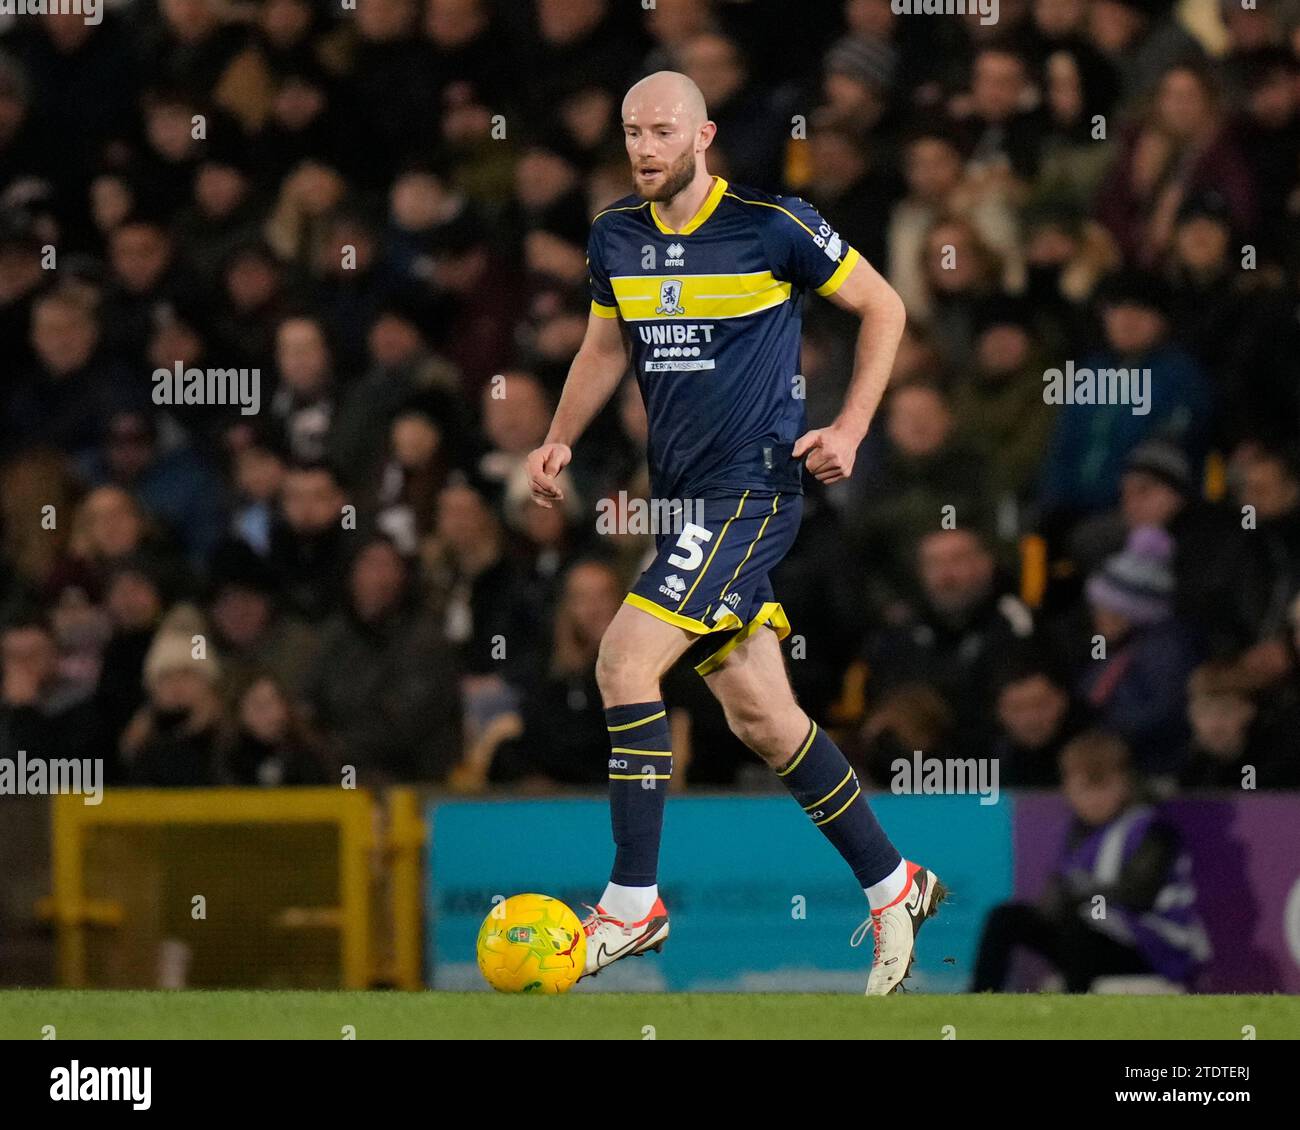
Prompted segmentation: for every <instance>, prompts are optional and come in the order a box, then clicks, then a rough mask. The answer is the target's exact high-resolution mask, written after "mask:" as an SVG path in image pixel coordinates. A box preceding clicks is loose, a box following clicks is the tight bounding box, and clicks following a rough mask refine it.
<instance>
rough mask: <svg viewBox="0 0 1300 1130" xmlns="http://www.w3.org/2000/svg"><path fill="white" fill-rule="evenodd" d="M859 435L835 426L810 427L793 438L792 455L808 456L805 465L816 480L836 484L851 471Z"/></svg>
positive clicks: (797, 457)
mask: <svg viewBox="0 0 1300 1130" xmlns="http://www.w3.org/2000/svg"><path fill="white" fill-rule="evenodd" d="M861 442H862V441H861V439H859V438H856V437H854V436H851V435H849V434H848V433H847V432H845V431H841V430H839V429H837V428H835V427H834V426H833V425H832V426H831V427H829V428H813V430H812V431H810V432H804V434H803V435H801V436H800V437H799V438H798V439H797V440H795V444H794V450H793V451H791V453H790V454H791V455H792V456H793V457H794V458H795V459H800V458H802V457H803V456H804V455H807V456H808V459H807V460H806V461H805V463H804V466H805V467H807V468H808V473H809V474H811V475H812V476H813V478H815V479H816V480H817V481H818V482H819V483H838V482H839V481H840V480H841V479H847V478H848V477H849V476H850V475H851V474H853V462H854V460H855V459H857V457H858V444H860V443H861Z"/></svg>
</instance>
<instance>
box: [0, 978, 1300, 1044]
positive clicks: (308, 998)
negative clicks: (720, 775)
mask: <svg viewBox="0 0 1300 1130" xmlns="http://www.w3.org/2000/svg"><path fill="white" fill-rule="evenodd" d="M51 1024H52V1025H54V1029H55V1036H56V1038H57V1039H60V1040H76V1039H167V1040H178V1039H270V1040H277V1039H317V1040H338V1039H342V1038H344V1029H345V1026H349V1025H350V1026H352V1028H354V1029H355V1038H356V1039H359V1040H365V1039H372V1040H381V1039H493V1038H499V1037H506V1038H543V1039H565V1038H569V1037H579V1038H588V1039H591V1038H598V1039H615V1040H641V1039H649V1038H654V1039H660V1040H670V1039H710V1038H725V1039H764V1038H778V1039H792V1038H793V1039H800V1038H803V1039H818V1038H831V1039H889V1040H900V1039H912V1040H938V1039H943V1038H944V1036H945V1029H946V1028H947V1027H948V1026H951V1027H952V1029H953V1032H952V1036H954V1037H955V1038H956V1039H959V1040H961V1039H967V1040H981V1039H1032V1040H1052V1039H1218V1040H1240V1039H1241V1038H1242V1035H1243V1029H1244V1028H1245V1027H1246V1026H1247V1025H1249V1026H1251V1027H1253V1028H1254V1030H1255V1034H1256V1038H1257V1039H1261V1040H1267V1039H1295V1038H1296V1037H1297V1036H1298V1035H1300V997H1288V996H1190V997H1178V996H1167V997H1150V996H1148V997H1070V996H1056V995H1046V994H1027V995H1008V996H993V995H984V996H922V995H919V994H918V995H912V996H893V997H888V998H884V999H872V1000H867V999H864V998H862V997H857V996H847V995H822V994H812V993H808V994H798V993H754V994H726V993H694V994H686V993H676V994H673V993H664V994H659V993H654V994H635V993H574V994H572V995H569V996H563V997H525V996H498V995H497V994H495V993H440V992H424V993H396V992H370V993H358V992H270V991H267V992H243V991H213V992H205V991H184V992H176V991H172V992H164V991H148V992H110V991H88V992H69V991H62V990H54V989H36V990H14V991H5V992H0V1039H19V1040H39V1039H41V1038H42V1033H43V1029H44V1028H45V1026H46V1025H51Z"/></svg>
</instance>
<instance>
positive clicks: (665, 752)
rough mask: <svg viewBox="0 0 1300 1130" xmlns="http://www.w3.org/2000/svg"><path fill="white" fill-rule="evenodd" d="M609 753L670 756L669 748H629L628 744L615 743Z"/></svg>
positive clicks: (671, 753)
mask: <svg viewBox="0 0 1300 1130" xmlns="http://www.w3.org/2000/svg"><path fill="white" fill-rule="evenodd" d="M609 752H610V753H634V754H636V755H637V756H638V757H672V755H673V751H672V750H671V749H631V748H629V747H628V746H622V745H616V746H614V748H613V749H611V750H610V751H609Z"/></svg>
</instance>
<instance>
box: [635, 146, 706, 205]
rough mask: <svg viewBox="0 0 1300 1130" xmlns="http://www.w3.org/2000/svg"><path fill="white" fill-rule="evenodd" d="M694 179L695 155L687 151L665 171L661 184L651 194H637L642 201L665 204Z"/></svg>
mask: <svg viewBox="0 0 1300 1130" xmlns="http://www.w3.org/2000/svg"><path fill="white" fill-rule="evenodd" d="M694 179H695V153H694V152H693V151H688V152H686V153H683V154H682V157H681V160H680V161H678V162H677V163H676V164H675V165H673V166H672V167H671V168H669V169H668V170H667V171H666V173H665V175H664V182H663V184H662V185H661V186H660V187H659V188H658V189H657V190H655V191H654V192H653V194H651V195H647V194H646V193H645V192H642V191H641V190H640V189H638V190H637V192H638V193H639V195H640V196H641V199H642V200H653V201H654V202H655V203H657V204H666V203H668V202H669V201H670V200H672V198H673V197H674V196H676V195H677V194H678V193H679V192H682V191H684V190H685V189H686V187H687V186H688V185H689V184H690V183H691V181H693V180H694Z"/></svg>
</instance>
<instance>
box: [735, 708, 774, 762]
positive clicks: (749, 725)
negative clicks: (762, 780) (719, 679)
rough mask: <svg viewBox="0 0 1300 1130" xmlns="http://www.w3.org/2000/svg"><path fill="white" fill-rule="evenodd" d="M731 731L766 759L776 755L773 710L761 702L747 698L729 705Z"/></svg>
mask: <svg viewBox="0 0 1300 1130" xmlns="http://www.w3.org/2000/svg"><path fill="white" fill-rule="evenodd" d="M726 714H727V725H728V726H729V727H730V728H731V732H732V733H733V734H735V735H736V737H737V738H739V739H740V740H741V741H742V742H744V743H745V745H747V746H748V747H749V748H750V749H752V750H753V751H754V752H755V753H756V754H758V755H759V757H762V758H764V759H767V758H770V757H774V756H776V752H777V751H776V726H775V724H774V719H773V717H772V712H771V711H770V710H767V709H765V708H764V706H763V704H762V703H761V702H758V701H756V700H752V699H746V700H744V701H742V702H736V703H730V704H728V706H727V710H726Z"/></svg>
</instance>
